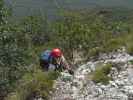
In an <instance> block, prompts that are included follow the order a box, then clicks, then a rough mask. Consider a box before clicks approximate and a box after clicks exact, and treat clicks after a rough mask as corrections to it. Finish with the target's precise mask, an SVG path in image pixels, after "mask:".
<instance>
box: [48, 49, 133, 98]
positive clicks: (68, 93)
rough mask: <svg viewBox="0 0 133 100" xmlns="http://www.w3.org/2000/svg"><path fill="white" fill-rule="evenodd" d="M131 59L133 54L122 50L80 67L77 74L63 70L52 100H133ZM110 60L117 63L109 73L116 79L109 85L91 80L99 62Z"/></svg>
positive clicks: (132, 66) (101, 56)
mask: <svg viewBox="0 0 133 100" xmlns="http://www.w3.org/2000/svg"><path fill="white" fill-rule="evenodd" d="M130 60H133V56H130V55H129V54H127V53H126V52H125V51H123V50H118V51H117V52H112V53H110V54H102V55H100V57H99V58H98V60H97V61H89V62H88V63H87V64H84V65H82V66H80V67H79V68H78V69H77V70H76V71H75V75H74V76H71V75H68V74H67V73H65V74H64V73H62V76H61V77H60V78H58V80H56V83H55V86H54V88H55V89H56V91H55V93H54V94H53V96H52V97H51V99H50V100H133V65H132V64H130V63H129V61H130ZM108 62H112V63H113V64H114V66H113V68H112V70H111V72H110V74H109V75H110V76H111V77H112V79H113V80H112V81H110V82H109V84H108V85H103V84H101V83H98V84H96V83H94V82H93V81H91V80H90V79H89V75H88V74H89V73H91V72H93V71H95V69H96V66H97V64H99V63H108Z"/></svg>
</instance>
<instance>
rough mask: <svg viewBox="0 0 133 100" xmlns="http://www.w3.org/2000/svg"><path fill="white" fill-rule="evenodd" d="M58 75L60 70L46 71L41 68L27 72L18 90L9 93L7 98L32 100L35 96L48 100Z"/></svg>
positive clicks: (8, 99) (10, 99) (9, 99)
mask: <svg viewBox="0 0 133 100" xmlns="http://www.w3.org/2000/svg"><path fill="white" fill-rule="evenodd" d="M58 75H59V74H58V72H48V73H45V72H42V71H40V70H39V71H37V72H35V73H29V74H26V75H25V76H24V77H23V80H21V83H20V85H19V87H17V89H16V92H14V93H12V94H10V95H8V97H7V98H6V100H32V99H33V98H34V97H35V96H40V97H42V98H44V99H45V100H48V99H49V96H50V91H52V90H53V83H54V80H55V79H56V78H57V77H58Z"/></svg>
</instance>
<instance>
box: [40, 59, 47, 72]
mask: <svg viewBox="0 0 133 100" xmlns="http://www.w3.org/2000/svg"><path fill="white" fill-rule="evenodd" d="M40 66H41V68H42V69H43V70H45V71H48V68H49V63H48V62H47V61H45V60H42V59H40Z"/></svg>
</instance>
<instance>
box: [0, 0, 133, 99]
mask: <svg viewBox="0 0 133 100" xmlns="http://www.w3.org/2000/svg"><path fill="white" fill-rule="evenodd" d="M33 13H34V12H33ZM11 17H12V12H11V11H10V10H9V8H8V7H7V6H5V3H4V1H2V0H1V1H0V100H30V99H31V98H33V97H35V96H38V95H39V96H41V97H42V98H44V100H48V99H49V97H50V95H51V92H52V93H54V91H53V84H54V80H55V79H56V78H57V77H58V76H59V75H60V73H59V72H54V71H53V72H44V71H43V70H42V69H41V67H40V66H39V56H40V53H41V52H42V51H44V50H46V49H52V48H55V47H58V48H60V49H61V50H62V51H63V52H64V55H65V57H66V58H67V60H68V62H70V64H71V65H72V66H74V64H76V63H74V61H75V58H74V56H75V52H78V53H79V52H80V53H81V52H82V55H81V56H82V57H84V62H85V61H87V60H90V59H96V58H97V57H98V56H99V55H100V54H101V53H109V52H111V51H115V50H117V49H119V48H120V47H122V46H124V47H125V48H126V50H127V51H126V52H127V53H129V54H131V55H132V54H133V42H132V41H133V29H132V27H133V11H132V10H131V9H130V10H129V9H120V8H119V9H114V8H112V9H111V8H107V9H106V8H102V9H91V10H88V9H86V10H64V11H63V12H62V13H61V14H60V16H59V18H58V19H57V20H55V21H54V22H51V21H49V20H48V19H47V17H44V16H41V15H36V16H31V15H30V16H26V17H24V18H22V19H21V20H19V21H18V20H17V21H9V19H10V18H11ZM10 20H11V19H10ZM31 100H33V99H31Z"/></svg>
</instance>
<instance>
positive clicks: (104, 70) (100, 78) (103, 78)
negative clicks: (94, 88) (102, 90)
mask: <svg viewBox="0 0 133 100" xmlns="http://www.w3.org/2000/svg"><path fill="white" fill-rule="evenodd" d="M111 68H112V64H106V65H104V66H99V67H98V68H97V69H96V71H95V72H94V73H93V77H92V80H93V81H94V82H96V83H102V84H108V82H109V80H110V79H111V77H108V76H107V75H108V74H109V73H110V71H111Z"/></svg>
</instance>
